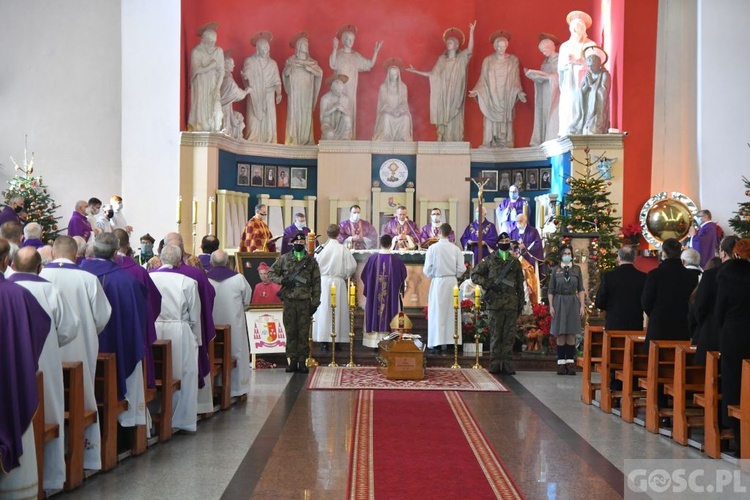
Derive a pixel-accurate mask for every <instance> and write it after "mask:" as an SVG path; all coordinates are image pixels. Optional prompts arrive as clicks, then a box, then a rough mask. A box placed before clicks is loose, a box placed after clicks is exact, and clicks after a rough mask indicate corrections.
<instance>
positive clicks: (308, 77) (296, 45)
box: [282, 31, 323, 144]
mask: <svg viewBox="0 0 750 500" xmlns="http://www.w3.org/2000/svg"><path fill="white" fill-rule="evenodd" d="M309 38H310V36H309V35H308V34H307V33H306V32H304V31H300V32H299V33H297V34H296V35H294V37H292V40H291V41H290V42H289V45H290V46H291V47H292V48H293V49H294V50H295V54H294V55H293V56H292V57H290V58H289V59H287V60H286V65H285V66H284V72H283V74H282V76H283V80H284V89H285V90H286V94H287V114H286V140H285V141H284V142H285V144H315V138H314V137H313V119H312V116H313V108H314V107H315V102H316V101H317V100H318V95H319V94H320V83H321V80H322V79H323V70H322V69H320V66H318V63H317V61H315V60H314V59H311V58H310V50H309Z"/></svg>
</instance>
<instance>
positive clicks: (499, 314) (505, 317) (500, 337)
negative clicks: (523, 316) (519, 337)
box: [489, 309, 518, 369]
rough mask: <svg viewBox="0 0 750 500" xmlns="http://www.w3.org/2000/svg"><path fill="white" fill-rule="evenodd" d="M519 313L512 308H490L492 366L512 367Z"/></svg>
mask: <svg viewBox="0 0 750 500" xmlns="http://www.w3.org/2000/svg"><path fill="white" fill-rule="evenodd" d="M517 319H518V314H516V311H515V310H512V309H490V310H489V320H490V325H489V327H490V367H491V368H493V367H501V366H503V367H505V368H506V369H511V368H512V367H511V363H512V361H513V343H514V342H515V340H516V329H517V327H516V320H517Z"/></svg>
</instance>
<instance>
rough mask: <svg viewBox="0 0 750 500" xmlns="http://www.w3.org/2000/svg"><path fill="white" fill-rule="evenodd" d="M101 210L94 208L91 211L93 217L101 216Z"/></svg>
mask: <svg viewBox="0 0 750 500" xmlns="http://www.w3.org/2000/svg"><path fill="white" fill-rule="evenodd" d="M101 211H102V209H101V208H92V209H91V215H99V212H101Z"/></svg>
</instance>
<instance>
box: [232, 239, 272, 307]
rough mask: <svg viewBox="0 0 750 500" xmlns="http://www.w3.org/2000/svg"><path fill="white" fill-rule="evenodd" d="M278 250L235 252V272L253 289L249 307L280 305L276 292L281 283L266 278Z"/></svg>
mask: <svg viewBox="0 0 750 500" xmlns="http://www.w3.org/2000/svg"><path fill="white" fill-rule="evenodd" d="M279 255H280V254H279V253H278V252H237V253H236V254H235V258H236V259H237V272H238V273H240V274H242V275H243V276H244V277H245V279H246V280H247V282H248V283H249V284H250V286H251V287H252V289H253V298H252V300H251V301H250V308H251V309H253V308H256V309H257V308H263V307H273V306H274V305H276V306H278V307H282V304H281V299H280V298H279V297H278V296H277V295H276V292H278V291H279V290H281V285H277V284H276V283H272V282H270V281H269V280H268V269H269V268H270V267H271V266H272V265H273V263H274V262H276V259H278V258H279Z"/></svg>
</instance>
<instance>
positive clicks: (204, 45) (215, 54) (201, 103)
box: [188, 23, 224, 132]
mask: <svg viewBox="0 0 750 500" xmlns="http://www.w3.org/2000/svg"><path fill="white" fill-rule="evenodd" d="M218 26H219V24H218V23H210V24H206V25H205V26H203V27H201V28H199V29H198V32H197V34H198V36H200V37H201V41H200V43H199V44H198V45H196V46H195V47H194V48H193V51H192V52H191V53H190V115H189V116H188V130H189V131H194V132H201V131H206V132H218V131H219V130H221V120H222V111H221V82H222V81H223V80H224V52H223V51H222V50H221V47H217V46H216V28H218Z"/></svg>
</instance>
